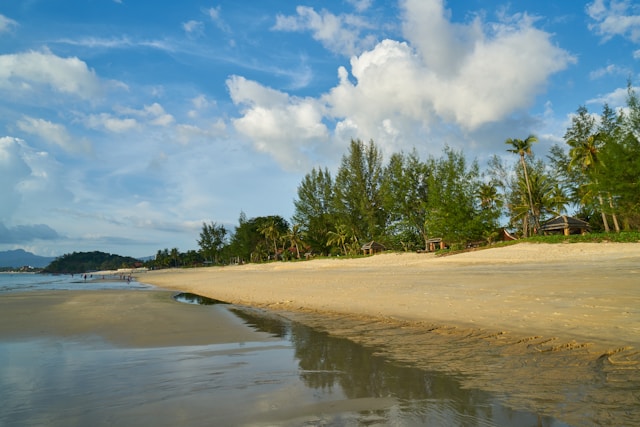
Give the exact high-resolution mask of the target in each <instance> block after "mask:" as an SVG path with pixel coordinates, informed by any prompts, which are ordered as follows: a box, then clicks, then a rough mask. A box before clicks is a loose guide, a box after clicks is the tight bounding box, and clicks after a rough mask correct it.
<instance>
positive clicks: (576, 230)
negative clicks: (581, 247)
mask: <svg viewBox="0 0 640 427" xmlns="http://www.w3.org/2000/svg"><path fill="white" fill-rule="evenodd" d="M589 229H590V227H589V223H588V222H586V221H583V220H581V219H578V218H573V217H570V216H567V215H558V216H557V217H555V218H552V219H550V220H548V221H545V222H544V223H543V224H542V225H541V226H540V231H542V233H544V235H545V236H546V235H549V234H564V235H565V236H568V235H570V234H586V233H588V232H589Z"/></svg>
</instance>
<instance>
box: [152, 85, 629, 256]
mask: <svg viewBox="0 0 640 427" xmlns="http://www.w3.org/2000/svg"><path fill="white" fill-rule="evenodd" d="M639 141H640V100H639V99H638V96H637V94H636V93H635V91H634V90H633V88H632V86H631V83H630V82H629V83H628V85H627V102H626V107H625V108H622V109H619V110H618V111H614V110H613V109H611V108H610V107H609V106H608V105H606V104H605V105H604V107H603V110H602V112H601V113H600V114H599V115H595V114H593V113H590V112H589V111H588V110H587V108H586V107H585V106H580V107H579V108H578V109H577V112H576V114H575V115H574V116H573V117H572V120H571V124H570V126H569V127H568V129H567V130H566V133H565V135H564V144H556V145H554V146H553V147H552V148H551V150H550V152H549V155H548V156H547V157H546V158H538V157H536V156H535V154H534V144H535V143H536V142H537V138H536V137H535V136H534V135H529V136H527V137H525V138H522V139H518V138H509V139H507V140H506V141H505V145H506V148H505V150H506V151H507V152H509V153H512V154H514V156H512V157H513V161H512V162H510V161H508V160H505V159H504V158H503V157H502V156H498V155H494V156H493V157H492V158H491V159H490V161H489V162H488V165H487V166H486V168H484V170H481V168H480V166H479V164H478V162H477V160H473V161H468V160H467V159H466V158H465V156H464V153H463V152H461V151H457V150H455V149H452V148H450V147H444V148H443V150H442V152H441V154H440V155H439V156H429V157H427V158H426V159H421V158H420V156H419V155H418V154H417V152H416V150H415V149H414V150H413V151H411V152H409V153H404V152H400V153H394V154H392V155H391V156H390V158H389V159H388V161H386V162H385V161H384V160H383V156H382V154H381V152H380V150H379V148H378V147H377V146H376V144H375V143H374V142H373V141H369V142H368V143H365V142H363V141H361V140H352V141H351V142H350V144H349V148H348V151H347V153H345V154H344V155H343V157H342V160H341V163H340V166H339V168H338V170H337V172H336V173H335V175H332V174H331V173H330V171H329V170H328V169H327V168H326V167H325V168H320V167H318V168H313V169H312V170H311V171H310V172H309V173H307V174H306V175H305V176H304V178H303V179H302V182H301V183H300V184H299V186H298V190H297V197H296V199H295V200H294V207H295V210H294V214H293V216H292V218H291V220H290V222H289V221H287V220H285V219H284V218H282V217H281V216H278V215H273V216H263V217H255V218H247V217H246V215H245V214H244V213H241V214H240V217H239V220H238V225H237V226H236V227H235V229H234V230H233V232H232V231H231V230H227V229H226V228H225V227H224V226H223V225H220V224H218V223H216V222H211V223H204V224H203V227H202V231H201V233H200V236H199V239H198V240H197V243H198V246H199V247H200V250H199V251H190V252H188V253H187V254H180V253H179V251H178V250H177V249H175V248H174V249H172V250H171V251H168V250H167V249H165V250H164V251H158V254H157V255H156V261H158V260H161V261H162V262H163V263H164V265H165V266H178V265H179V263H181V264H180V265H192V264H193V263H200V264H228V263H239V262H261V261H266V260H269V259H276V258H277V259H288V258H302V257H304V256H305V254H316V255H349V254H355V253H359V252H360V248H361V246H362V245H363V244H364V243H366V242H370V241H376V242H379V243H381V244H383V245H384V246H385V247H386V248H387V249H391V250H402V251H414V250H420V249H425V248H426V246H427V243H428V241H429V240H430V239H433V238H441V239H443V240H444V241H446V242H447V243H448V244H449V245H450V246H452V247H460V248H462V247H465V246H466V245H468V244H470V243H474V244H481V243H491V242H493V241H495V240H496V239H498V238H499V235H500V232H501V230H502V228H506V229H507V230H509V231H510V232H511V233H513V234H516V235H517V236H518V237H528V236H532V235H534V234H537V233H539V232H540V227H541V224H543V223H544V221H546V220H548V219H550V218H553V217H555V216H557V215H562V214H567V213H568V212H569V211H571V212H573V213H572V214H573V216H575V217H577V218H579V219H582V220H584V221H587V222H588V223H589V224H590V226H591V229H592V230H593V231H604V232H609V231H616V232H618V231H621V230H639V229H640V184H639V182H640V181H639V178H640V142H639ZM501 223H502V224H503V225H504V226H501ZM189 254H190V255H189ZM183 255H184V256H183ZM188 263H191V264H188Z"/></svg>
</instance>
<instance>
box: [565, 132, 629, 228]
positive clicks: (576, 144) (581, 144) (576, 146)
mask: <svg viewBox="0 0 640 427" xmlns="http://www.w3.org/2000/svg"><path fill="white" fill-rule="evenodd" d="M605 138H606V135H604V134H603V133H600V132H598V133H596V134H593V135H589V136H588V137H587V138H584V139H575V138H572V139H569V140H567V144H569V146H570V147H571V149H570V150H569V156H570V157H571V161H570V162H569V167H575V166H579V167H580V169H582V171H583V172H584V173H585V174H586V175H587V176H589V177H590V178H592V179H593V183H594V184H595V186H596V187H598V178H597V172H598V166H599V164H600V161H599V159H598V153H599V151H600V149H601V148H602V146H603V145H604V143H605ZM589 194H590V192H587V195H589ZM597 197H598V203H599V204H600V214H601V216H602V223H603V225H604V230H605V231H606V232H607V233H608V232H609V222H608V221H607V215H606V214H605V212H604V211H605V209H604V201H603V200H602V194H600V192H598V194H597ZM609 205H610V207H611V209H613V202H612V201H611V196H609ZM612 217H613V222H614V227H615V229H616V231H620V227H619V225H618V218H617V217H616V214H615V213H612Z"/></svg>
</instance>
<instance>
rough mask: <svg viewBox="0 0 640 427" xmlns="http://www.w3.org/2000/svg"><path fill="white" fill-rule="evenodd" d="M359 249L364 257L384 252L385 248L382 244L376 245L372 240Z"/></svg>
mask: <svg viewBox="0 0 640 427" xmlns="http://www.w3.org/2000/svg"><path fill="white" fill-rule="evenodd" d="M361 249H362V253H363V254H364V255H373V254H376V253H378V252H383V251H384V250H385V247H384V245H383V244H382V243H378V242H375V241H373V240H372V241H370V242H369V243H365V244H364V245H362V248H361Z"/></svg>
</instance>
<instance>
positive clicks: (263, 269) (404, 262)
mask: <svg viewBox="0 0 640 427" xmlns="http://www.w3.org/2000/svg"><path fill="white" fill-rule="evenodd" d="M135 277H136V279H137V280H138V281H139V282H141V283H148V284H151V285H154V286H159V287H161V288H165V289H176V290H181V291H186V292H192V293H195V294H199V295H202V296H206V297H209V298H214V299H218V300H222V301H226V302H230V303H233V304H240V305H247V306H253V307H258V308H265V309H268V310H273V311H280V312H299V313H325V314H337V315H351V316H354V315H355V316H364V317H369V318H379V319H383V320H384V319H388V320H395V321H399V322H414V323H420V322H423V323H426V324H430V325H432V324H435V325H438V326H447V327H454V328H461V329H463V330H468V329H472V330H476V329H477V330H482V331H489V332H492V333H503V332H508V333H510V334H514V335H516V336H522V337H529V336H545V337H549V338H550V337H554V338H557V339H560V340H564V341H568V342H571V341H577V342H584V343H589V344H590V345H593V346H595V347H597V348H598V349H600V350H602V351H603V352H605V351H610V350H612V349H616V348H619V347H625V346H634V347H635V346H640V285H639V284H640V244H637V243H572V244H555V245H551V244H531V243H521V244H518V245H513V246H506V247H501V248H493V249H485V250H481V251H473V252H467V253H462V254H457V255H452V256H447V257H435V256H434V255H433V254H403V253H398V254H396V253H391V254H389V253H387V254H378V255H374V256H370V257H366V258H357V259H320V260H310V261H303V262H287V263H285V262H274V263H268V264H247V265H242V266H228V267H207V268H196V269H184V270H176V269H170V270H157V271H149V272H147V273H144V274H140V275H136V276H135Z"/></svg>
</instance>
